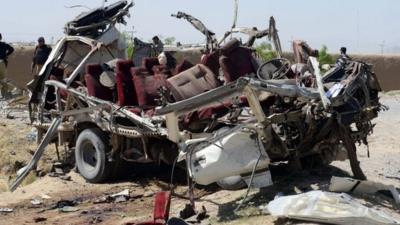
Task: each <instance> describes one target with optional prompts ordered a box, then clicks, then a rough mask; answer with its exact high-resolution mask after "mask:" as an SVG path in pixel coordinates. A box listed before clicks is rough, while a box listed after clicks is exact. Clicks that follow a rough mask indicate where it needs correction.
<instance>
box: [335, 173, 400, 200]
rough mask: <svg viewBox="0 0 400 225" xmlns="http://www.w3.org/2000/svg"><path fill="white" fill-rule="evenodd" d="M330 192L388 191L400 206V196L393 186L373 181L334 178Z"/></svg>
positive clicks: (368, 192) (371, 192)
mask: <svg viewBox="0 0 400 225" xmlns="http://www.w3.org/2000/svg"><path fill="white" fill-rule="evenodd" d="M329 191H332V192H348V193H356V194H376V193H379V192H384V191H388V192H390V194H391V197H392V198H393V199H394V201H395V202H396V204H400V194H399V192H398V191H397V189H396V188H395V187H394V186H393V185H385V184H382V183H378V182H373V181H361V180H356V179H352V178H349V177H335V176H333V177H332V179H331V183H330V186H329Z"/></svg>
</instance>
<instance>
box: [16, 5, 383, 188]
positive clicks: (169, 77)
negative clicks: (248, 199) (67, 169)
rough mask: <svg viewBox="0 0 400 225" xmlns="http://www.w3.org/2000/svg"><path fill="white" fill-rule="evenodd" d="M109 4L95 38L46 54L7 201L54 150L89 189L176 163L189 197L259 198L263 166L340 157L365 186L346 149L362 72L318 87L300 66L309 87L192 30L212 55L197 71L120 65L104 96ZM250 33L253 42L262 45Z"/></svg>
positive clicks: (314, 71)
mask: <svg viewBox="0 0 400 225" xmlns="http://www.w3.org/2000/svg"><path fill="white" fill-rule="evenodd" d="M118 4H121V7H119V11H118V13H117V14H116V15H118V16H117V17H113V16H111V18H115V19H114V20H108V19H107V21H109V22H108V23H107V28H105V29H98V28H97V27H96V32H97V33H96V35H95V36H70V35H68V36H66V37H65V38H63V39H62V40H61V41H60V42H58V44H57V45H56V47H55V48H54V50H53V51H52V53H51V55H50V57H49V59H48V61H47V62H46V64H45V66H44V67H43V69H42V71H41V72H40V74H39V76H38V77H37V78H36V79H35V80H34V81H32V83H31V85H30V87H31V91H32V97H31V99H30V102H29V109H30V113H31V119H32V122H33V124H34V126H36V127H37V128H38V132H39V137H40V138H39V139H40V140H41V142H40V144H39V147H38V150H37V151H36V153H35V154H34V158H33V160H32V161H31V162H30V163H29V164H28V165H27V166H26V167H25V169H24V171H23V173H22V174H21V175H20V176H18V177H17V180H16V182H15V183H14V184H13V185H12V187H11V190H15V188H16V187H17V186H18V185H19V183H20V182H21V181H22V179H23V178H24V176H26V175H27V174H28V173H29V171H30V170H31V169H32V168H33V167H34V166H35V164H36V163H37V161H38V160H39V158H40V156H41V154H42V153H43V151H44V149H45V147H46V145H48V144H49V143H50V142H51V141H52V140H53V139H54V138H56V140H57V141H58V144H59V145H61V146H64V147H65V148H66V149H67V150H69V151H72V152H74V155H75V161H76V166H77V169H78V171H79V173H80V174H81V175H82V176H83V177H84V178H85V179H86V180H87V181H89V182H102V181H104V180H106V179H108V178H110V176H112V173H113V172H114V171H115V170H116V169H118V167H119V165H121V164H122V163H123V162H124V161H128V162H134V163H150V162H153V163H161V162H165V163H167V164H171V165H172V164H176V163H177V162H181V161H182V162H183V161H184V162H185V164H186V169H187V170H188V174H189V177H190V178H191V179H192V180H193V182H195V183H198V184H201V185H208V184H211V183H214V182H220V181H223V180H224V179H225V178H229V177H239V178H240V180H235V181H234V182H231V183H230V184H228V185H227V186H230V185H236V184H235V183H237V182H243V181H242V180H241V179H242V178H243V180H244V181H245V182H246V183H247V184H248V185H251V186H257V187H264V186H268V185H271V184H272V183H273V182H272V178H271V174H270V171H269V166H270V165H271V164H272V163H275V162H284V161H288V162H289V163H292V164H293V165H295V166H297V168H301V167H307V166H309V165H310V164H313V163H316V162H319V163H322V164H329V163H330V162H331V161H333V160H335V159H337V158H343V157H341V156H342V155H343V154H345V155H346V156H348V158H349V159H350V163H351V167H352V170H353V172H354V176H355V177H357V178H359V179H365V176H364V174H363V172H362V170H361V168H360V166H359V163H358V160H357V155H356V147H355V143H357V142H363V143H365V144H367V136H368V135H369V134H370V133H371V132H372V129H373V125H372V123H371V120H372V119H373V118H375V117H376V116H377V113H378V112H379V111H380V109H381V105H380V103H379V98H378V92H379V91H380V87H379V82H378V80H377V78H376V76H375V74H374V73H373V72H372V67H371V66H370V65H367V64H366V63H363V62H357V61H348V62H347V63H346V64H345V65H341V66H335V67H333V68H332V69H331V70H329V71H328V72H326V73H325V74H323V75H322V74H320V72H319V65H318V62H317V60H316V59H315V58H313V57H309V61H310V65H309V68H308V70H307V72H309V73H311V75H307V76H305V72H304V71H300V72H299V71H296V70H292V63H291V62H290V61H289V60H287V59H284V58H277V59H273V60H270V61H267V62H265V63H261V64H260V63H259V59H257V56H256V54H255V51H254V49H253V48H251V46H249V44H243V43H242V42H241V41H239V40H238V39H235V38H232V39H231V40H230V41H227V42H226V43H224V44H222V42H220V43H221V44H218V43H217V44H215V43H216V42H215V40H216V39H215V38H214V37H213V35H211V33H210V32H209V31H208V29H206V30H204V29H203V28H202V27H201V26H200V27H199V26H197V25H199V23H196V26H197V27H196V28H199V29H201V30H203V31H205V32H203V33H205V34H206V36H207V40H209V43H211V46H212V48H211V47H210V48H209V51H207V52H206V53H205V55H204V56H203V57H202V60H201V62H199V63H197V64H195V63H193V64H192V63H191V62H188V61H185V60H184V61H182V62H180V63H178V65H177V66H176V68H174V70H173V72H170V73H165V70H164V68H163V65H160V64H159V62H158V60H157V58H145V59H144V60H143V62H142V65H135V64H134V63H133V62H132V61H131V60H123V59H121V60H118V61H117V62H116V66H115V73H114V72H112V73H113V74H114V76H115V84H113V85H111V86H109V87H107V86H105V85H104V83H103V82H102V81H101V79H102V76H103V75H104V72H105V71H109V69H108V67H107V66H105V65H104V63H106V62H108V61H110V60H112V59H115V58H117V57H121V55H119V53H121V54H122V50H123V49H122V48H121V45H120V44H119V39H118V34H119V33H118V31H117V30H116V29H115V27H114V25H115V23H117V22H120V19H121V18H122V17H123V16H126V15H127V12H128V8H129V7H131V6H132V5H131V4H129V3H127V2H125V1H121V2H119V3H118ZM122 6H123V7H122ZM178 15H179V14H178ZM180 15H181V16H182V17H183V16H184V15H187V14H180ZM83 18H85V17H83ZM186 18H189V17H186ZM190 19H192V18H190ZM192 21H193V20H192ZM273 24H275V22H273ZM85 26H87V25H85ZM101 28H104V27H103V26H101ZM273 30H275V31H274V32H275V33H276V28H274V29H273ZM270 31H271V30H270ZM261 33H262V34H263V35H259V36H257V37H265V36H268V34H269V32H264V31H262V32H261ZM91 34H92V33H91ZM210 35H211V36H210ZM228 36H229V35H226V37H228ZM273 36H275V35H273ZM226 37H225V38H226ZM277 40H279V39H277ZM252 42H253V43H254V41H252ZM248 43H249V42H248ZM250 43H251V42H250ZM276 43H277V44H276V45H277V46H278V47H276V48H277V49H280V44H279V45H278V42H276ZM307 74H308V73H307ZM222 186H223V185H222Z"/></svg>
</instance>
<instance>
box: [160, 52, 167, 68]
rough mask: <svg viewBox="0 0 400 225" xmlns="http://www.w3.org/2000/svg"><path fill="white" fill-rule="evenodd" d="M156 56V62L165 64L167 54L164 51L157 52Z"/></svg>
mask: <svg viewBox="0 0 400 225" xmlns="http://www.w3.org/2000/svg"><path fill="white" fill-rule="evenodd" d="M157 58H158V63H159V64H160V65H163V66H165V65H167V62H168V60H167V56H166V55H165V52H161V54H159V55H158V57H157Z"/></svg>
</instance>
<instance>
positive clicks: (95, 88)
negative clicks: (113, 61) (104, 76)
mask: <svg viewBox="0 0 400 225" xmlns="http://www.w3.org/2000/svg"><path fill="white" fill-rule="evenodd" d="M102 72H103V70H102V68H101V66H100V65H99V64H88V65H87V66H86V74H85V82H86V87H87V90H88V94H89V96H94V97H97V98H100V99H103V100H106V101H113V98H114V97H113V96H114V95H113V91H112V90H111V89H110V88H107V87H104V86H103V85H102V84H100V81H99V79H100V74H101V73H102Z"/></svg>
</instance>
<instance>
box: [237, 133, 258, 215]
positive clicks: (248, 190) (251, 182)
mask: <svg viewBox="0 0 400 225" xmlns="http://www.w3.org/2000/svg"><path fill="white" fill-rule="evenodd" d="M256 134H257V133H256ZM256 143H257V146H258V151H259V152H260V155H259V156H258V159H257V162H256V164H255V165H254V167H253V171H252V172H251V177H250V182H249V186H248V187H247V191H246V194H245V195H244V197H243V199H242V201H241V202H240V203H239V205H238V206H237V207H236V208H235V210H234V212H237V211H238V210H239V209H240V208H241V207H242V205H243V204H244V202H245V201H246V199H247V197H248V196H249V193H250V190H251V186H252V184H253V179H254V175H255V172H256V168H257V166H258V163H259V162H260V160H261V156H262V153H261V146H260V141H259V138H258V135H257V136H256Z"/></svg>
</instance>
